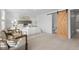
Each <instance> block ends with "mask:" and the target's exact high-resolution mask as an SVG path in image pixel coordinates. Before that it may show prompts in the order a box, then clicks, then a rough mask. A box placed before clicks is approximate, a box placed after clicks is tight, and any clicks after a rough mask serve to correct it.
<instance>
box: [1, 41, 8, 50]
mask: <svg viewBox="0 0 79 59" xmlns="http://www.w3.org/2000/svg"><path fill="white" fill-rule="evenodd" d="M0 50H8V45H7V43H6V42H5V41H3V40H0Z"/></svg>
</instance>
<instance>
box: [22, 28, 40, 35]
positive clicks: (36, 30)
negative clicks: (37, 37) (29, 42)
mask: <svg viewBox="0 0 79 59" xmlns="http://www.w3.org/2000/svg"><path fill="white" fill-rule="evenodd" d="M21 30H22V32H23V34H27V35H33V34H37V33H40V32H41V29H40V28H39V27H23V28H22V29H21Z"/></svg>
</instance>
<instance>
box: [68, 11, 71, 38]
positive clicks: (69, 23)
mask: <svg viewBox="0 0 79 59" xmlns="http://www.w3.org/2000/svg"><path fill="white" fill-rule="evenodd" d="M68 39H71V19H70V10H68Z"/></svg>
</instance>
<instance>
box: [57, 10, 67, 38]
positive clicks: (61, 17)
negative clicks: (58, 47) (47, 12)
mask: <svg viewBox="0 0 79 59" xmlns="http://www.w3.org/2000/svg"><path fill="white" fill-rule="evenodd" d="M57 35H58V36H61V37H63V38H67V37H68V12H67V10H63V11H59V12H58V13H57Z"/></svg>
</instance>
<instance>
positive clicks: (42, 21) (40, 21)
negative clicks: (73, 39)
mask: <svg viewBox="0 0 79 59" xmlns="http://www.w3.org/2000/svg"><path fill="white" fill-rule="evenodd" d="M36 19H37V26H39V27H40V28H41V29H42V31H43V32H46V33H52V16H51V15H47V14H42V15H38V16H37V17H36Z"/></svg>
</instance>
